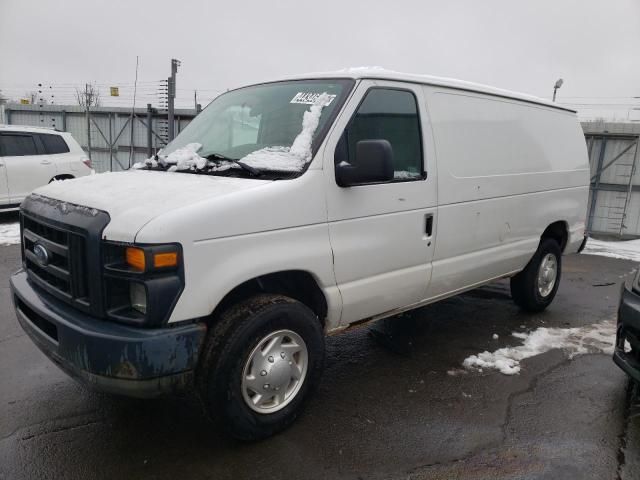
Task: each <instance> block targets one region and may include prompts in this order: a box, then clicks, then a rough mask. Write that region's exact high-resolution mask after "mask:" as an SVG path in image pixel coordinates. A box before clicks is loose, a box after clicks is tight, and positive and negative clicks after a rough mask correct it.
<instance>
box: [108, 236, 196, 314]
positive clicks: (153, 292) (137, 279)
mask: <svg viewBox="0 0 640 480" xmlns="http://www.w3.org/2000/svg"><path fill="white" fill-rule="evenodd" d="M103 246H104V249H103V266H104V267H103V268H104V271H103V275H104V285H105V310H106V315H107V317H109V318H111V319H113V320H116V321H118V322H122V323H129V324H134V325H140V326H149V327H155V326H160V325H162V324H163V323H165V322H166V321H167V320H168V318H169V315H170V314H171V311H172V310H173V307H174V306H175V304H176V303H177V301H178V297H179V296H180V294H181V293H182V290H183V288H184V268H183V264H182V247H181V246H180V244H177V243H170V244H161V245H159V244H154V245H131V244H122V243H116V242H104V244H103Z"/></svg>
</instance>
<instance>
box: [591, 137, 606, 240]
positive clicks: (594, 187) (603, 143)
mask: <svg viewBox="0 0 640 480" xmlns="http://www.w3.org/2000/svg"><path fill="white" fill-rule="evenodd" d="M606 148H607V137H606V136H604V135H603V136H602V140H600V152H599V154H598V166H597V169H596V178H595V182H594V183H593V184H592V186H590V188H591V203H590V205H589V212H588V215H589V222H588V224H587V233H591V230H592V229H593V216H594V215H595V209H596V201H597V199H598V187H599V186H600V175H601V174H602V164H603V163H604V152H605V149H606Z"/></svg>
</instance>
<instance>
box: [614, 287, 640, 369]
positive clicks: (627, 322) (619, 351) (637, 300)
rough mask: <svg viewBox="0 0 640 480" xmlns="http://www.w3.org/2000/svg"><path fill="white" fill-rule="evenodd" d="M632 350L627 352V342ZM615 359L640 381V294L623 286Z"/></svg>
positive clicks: (622, 367) (617, 363)
mask: <svg viewBox="0 0 640 480" xmlns="http://www.w3.org/2000/svg"><path fill="white" fill-rule="evenodd" d="M627 342H628V344H629V345H630V346H631V350H630V351H627V352H625V343H627ZM613 361H614V362H615V363H616V365H618V366H619V367H620V368H621V369H622V370H624V371H625V372H626V373H627V374H628V375H629V376H630V377H631V378H633V379H634V380H635V381H636V382H640V295H638V294H636V293H634V292H633V291H631V290H629V289H627V287H626V286H625V285H623V286H622V295H621V296H620V305H619V307H618V327H617V329H616V344H615V348H614V352H613Z"/></svg>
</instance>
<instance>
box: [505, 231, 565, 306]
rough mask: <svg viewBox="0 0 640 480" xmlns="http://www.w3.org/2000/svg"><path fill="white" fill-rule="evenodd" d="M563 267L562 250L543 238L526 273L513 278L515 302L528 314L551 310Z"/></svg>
mask: <svg viewBox="0 0 640 480" xmlns="http://www.w3.org/2000/svg"><path fill="white" fill-rule="evenodd" d="M561 267H562V252H561V251H560V246H559V245H558V243H557V242H556V241H555V240H553V239H551V238H543V239H542V241H541V242H540V245H539V246H538V250H537V251H536V253H535V254H534V255H533V258H532V259H531V260H530V261H529V263H528V264H527V266H526V267H525V268H524V270H522V271H521V272H520V273H518V274H517V275H516V276H514V277H512V278H511V297H512V298H513V300H514V302H515V303H516V304H517V305H518V306H519V307H520V308H522V309H523V310H526V311H528V312H541V311H542V310H544V309H545V308H547V307H548V306H549V304H550V303H551V302H552V301H553V299H554V297H555V296H556V292H557V291H558V286H559V285H560V273H561V270H562V269H561Z"/></svg>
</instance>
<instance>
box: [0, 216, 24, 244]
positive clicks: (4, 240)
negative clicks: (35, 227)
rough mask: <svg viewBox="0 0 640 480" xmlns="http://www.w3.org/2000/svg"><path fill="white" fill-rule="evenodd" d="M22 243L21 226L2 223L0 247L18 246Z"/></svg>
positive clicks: (0, 227) (0, 226)
mask: <svg viewBox="0 0 640 480" xmlns="http://www.w3.org/2000/svg"><path fill="white" fill-rule="evenodd" d="M18 243H20V224H19V223H18V222H16V223H0V245H16V244H18Z"/></svg>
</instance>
